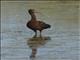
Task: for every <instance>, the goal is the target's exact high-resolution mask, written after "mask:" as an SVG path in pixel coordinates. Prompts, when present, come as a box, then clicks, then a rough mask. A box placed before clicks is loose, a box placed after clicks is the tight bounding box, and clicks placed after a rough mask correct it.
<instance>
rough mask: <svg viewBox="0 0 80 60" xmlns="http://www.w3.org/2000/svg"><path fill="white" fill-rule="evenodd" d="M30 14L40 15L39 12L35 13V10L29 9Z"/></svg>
mask: <svg viewBox="0 0 80 60" xmlns="http://www.w3.org/2000/svg"><path fill="white" fill-rule="evenodd" d="M28 13H29V14H30V15H31V14H34V13H39V12H37V11H35V9H29V10H28Z"/></svg>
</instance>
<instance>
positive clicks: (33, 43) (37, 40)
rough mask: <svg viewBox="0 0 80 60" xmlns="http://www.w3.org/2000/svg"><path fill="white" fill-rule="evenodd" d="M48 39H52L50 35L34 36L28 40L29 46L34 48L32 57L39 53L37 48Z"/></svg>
mask: <svg viewBox="0 0 80 60" xmlns="http://www.w3.org/2000/svg"><path fill="white" fill-rule="evenodd" d="M48 40H50V37H42V36H39V37H36V36H35V37H32V38H30V39H29V40H28V41H27V44H28V46H29V47H30V48H31V49H32V53H31V56H30V58H35V55H36V53H37V48H39V47H41V46H43V45H45V44H46V43H47V42H48Z"/></svg>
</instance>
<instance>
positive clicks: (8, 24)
mask: <svg viewBox="0 0 80 60" xmlns="http://www.w3.org/2000/svg"><path fill="white" fill-rule="evenodd" d="M29 8H34V9H35V10H36V11H39V12H40V13H37V14H36V15H37V19H38V20H42V21H44V22H46V23H48V24H51V28H50V29H47V30H44V31H43V33H42V37H43V38H44V37H49V39H47V40H46V39H41V38H40V37H36V38H35V39H34V38H33V36H34V32H33V31H32V30H30V29H28V28H26V22H27V21H29V19H30V16H29V14H28V12H27V10H28V9H29ZM78 9H79V2H61V1H57V2H56V1H53V2H47V1H44V2H43V1H42V2H40V1H36V2H34V1H32V2H29V1H27V2H20V1H15V2H12V1H11V2H8V1H7V2H1V60H31V59H30V55H31V49H32V48H33V47H36V49H37V54H36V56H35V58H34V59H33V60H79V20H78V12H79V10H78ZM32 40H34V41H35V42H33V41H32ZM31 43H32V44H33V45H31ZM36 44H37V45H36Z"/></svg>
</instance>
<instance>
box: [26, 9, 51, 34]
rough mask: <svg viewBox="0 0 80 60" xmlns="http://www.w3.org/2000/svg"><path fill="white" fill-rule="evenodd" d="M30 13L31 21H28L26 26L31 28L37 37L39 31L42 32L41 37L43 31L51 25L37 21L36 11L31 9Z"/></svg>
mask: <svg viewBox="0 0 80 60" xmlns="http://www.w3.org/2000/svg"><path fill="white" fill-rule="evenodd" d="M28 13H29V14H30V15H31V20H30V21H28V23H27V24H26V25H27V27H28V28H30V29H31V30H33V31H34V32H35V35H37V30H38V31H40V35H41V32H42V30H44V29H47V28H50V27H51V26H50V25H49V24H46V23H44V22H43V21H37V19H36V16H35V13H36V12H35V10H34V9H29V10H28Z"/></svg>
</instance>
